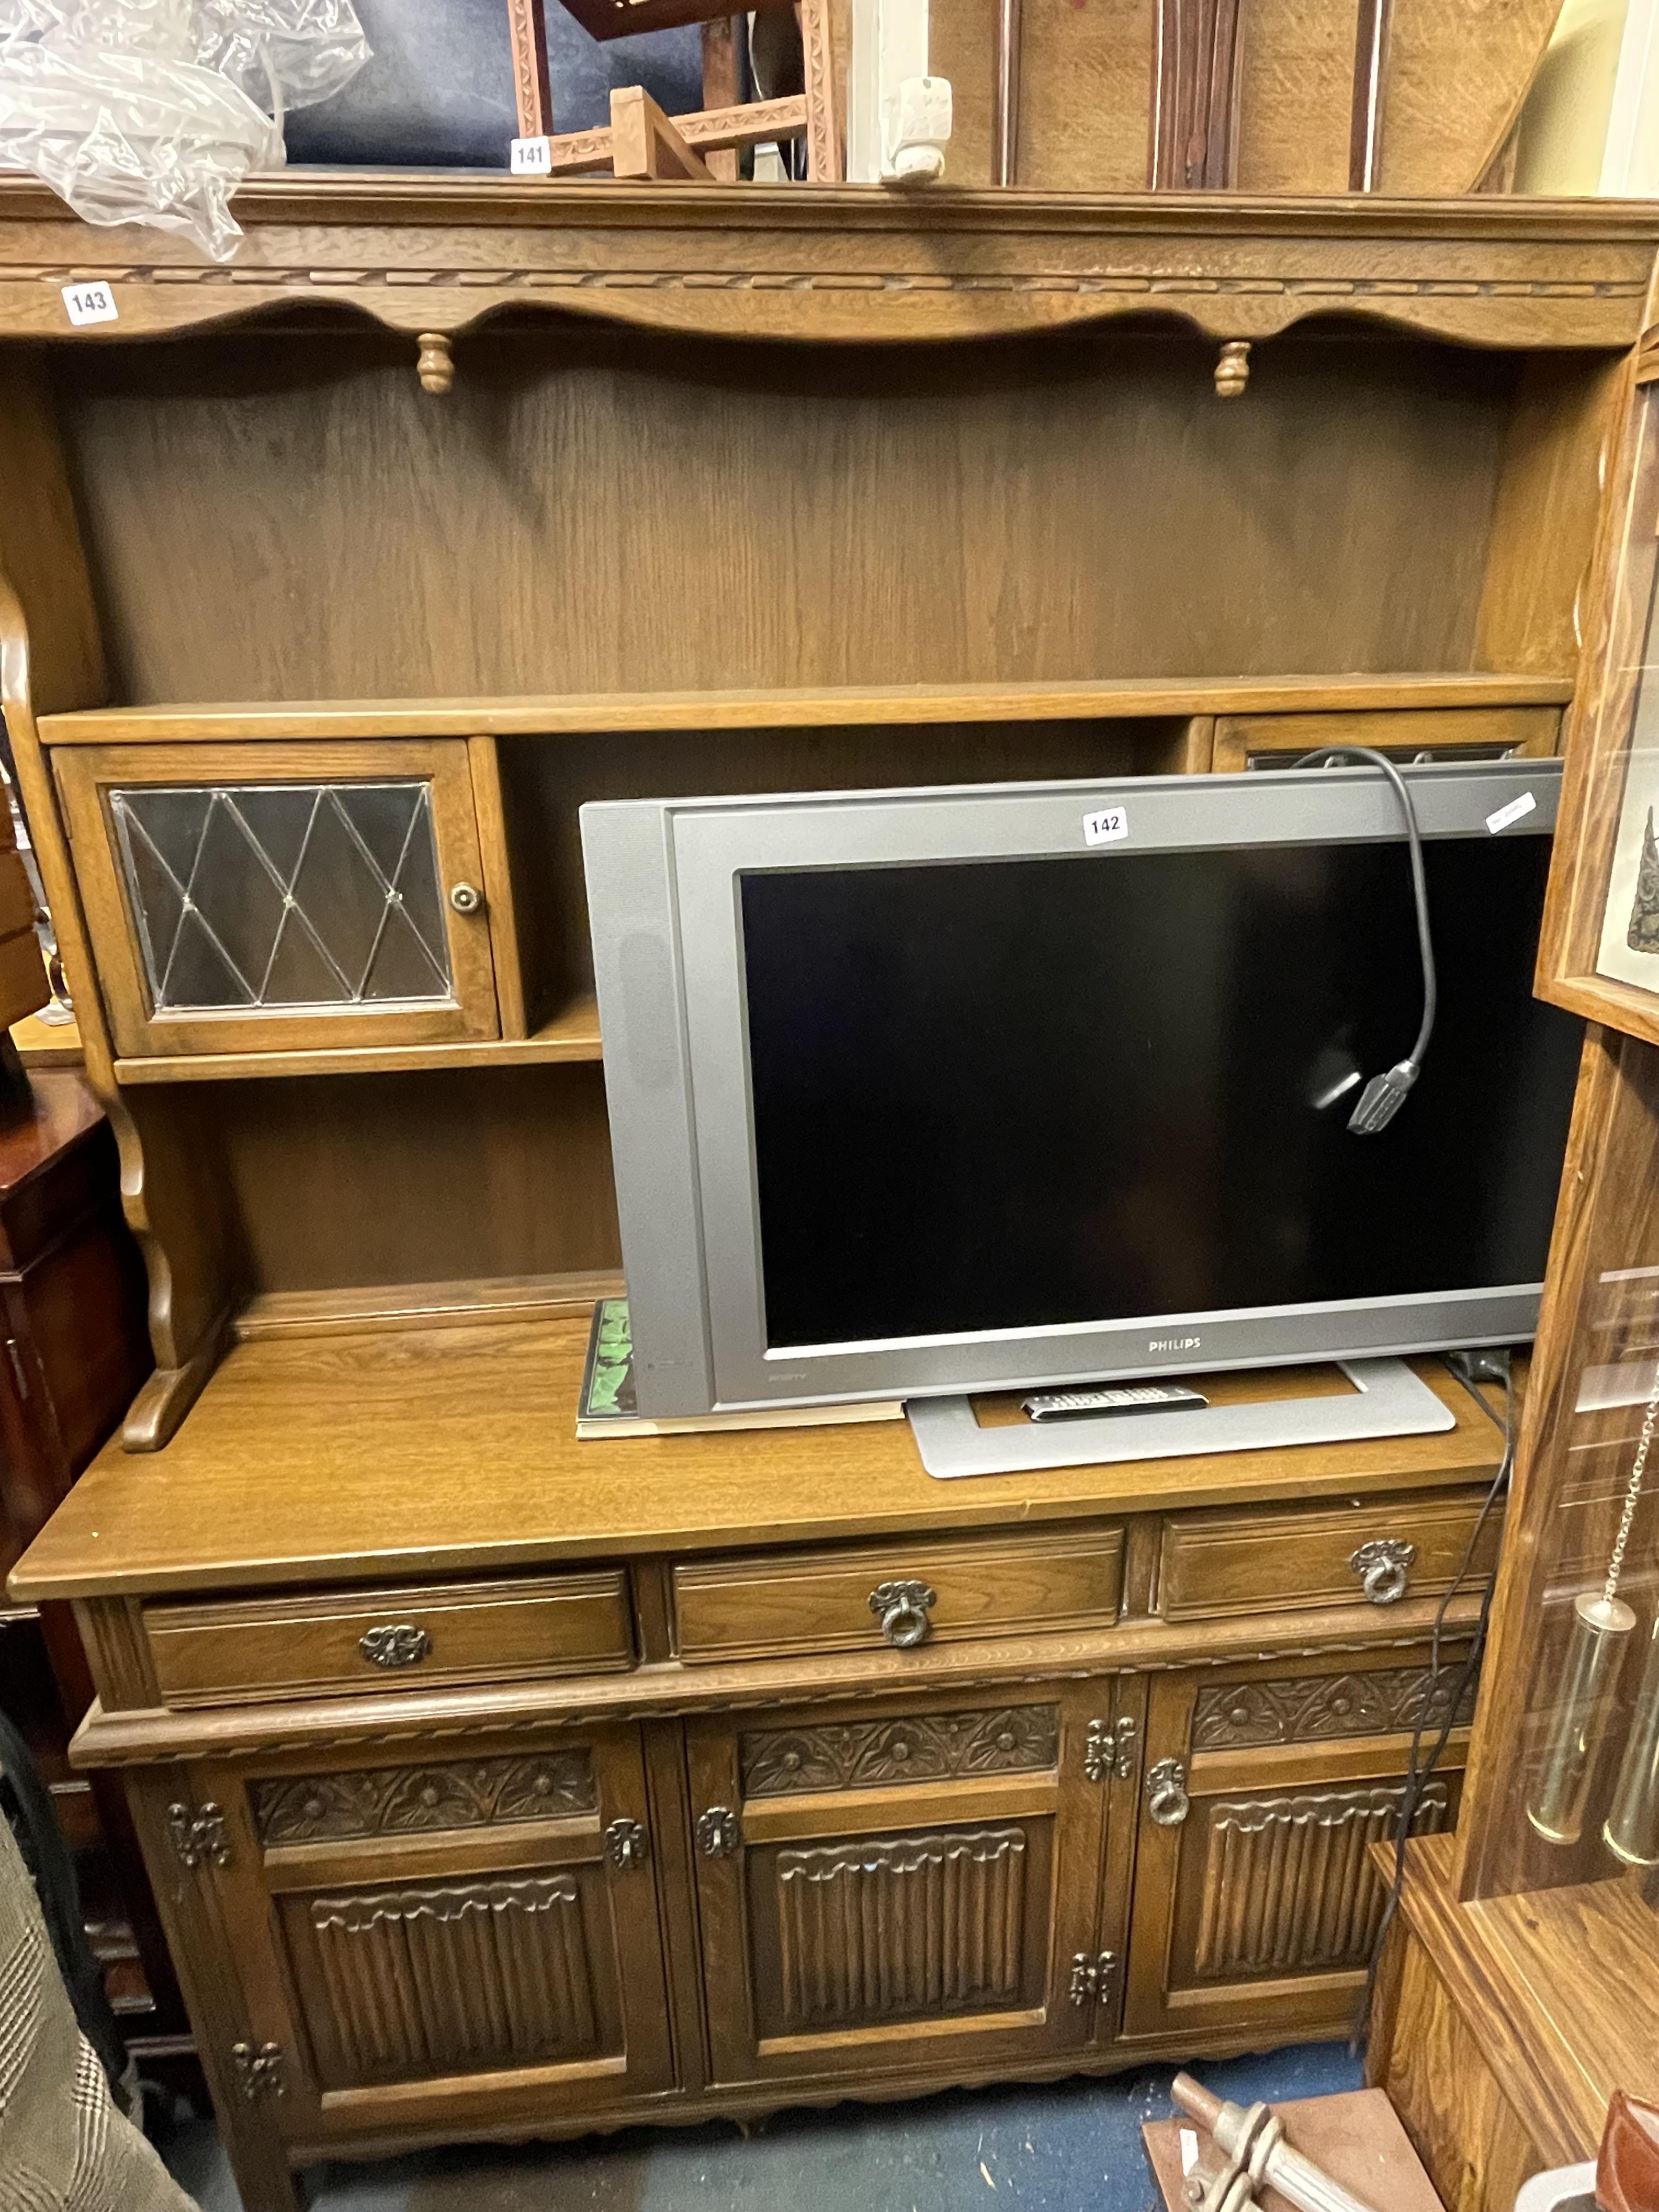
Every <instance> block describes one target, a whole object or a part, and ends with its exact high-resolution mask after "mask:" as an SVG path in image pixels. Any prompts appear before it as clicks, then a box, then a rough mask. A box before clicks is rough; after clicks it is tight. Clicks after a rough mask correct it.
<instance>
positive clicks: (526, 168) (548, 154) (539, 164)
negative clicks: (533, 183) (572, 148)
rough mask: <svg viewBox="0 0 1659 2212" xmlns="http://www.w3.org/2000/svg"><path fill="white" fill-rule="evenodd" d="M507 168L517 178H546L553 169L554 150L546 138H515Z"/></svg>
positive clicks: (508, 157)
mask: <svg viewBox="0 0 1659 2212" xmlns="http://www.w3.org/2000/svg"><path fill="white" fill-rule="evenodd" d="M507 167H508V168H509V169H511V171H512V172H513V175H514V176H515V177H544V176H546V174H547V173H548V172H549V170H550V169H551V167H553V149H552V148H551V146H550V145H549V143H547V141H546V139H545V138H515V139H514V140H513V149H512V151H511V153H510V154H509V155H507Z"/></svg>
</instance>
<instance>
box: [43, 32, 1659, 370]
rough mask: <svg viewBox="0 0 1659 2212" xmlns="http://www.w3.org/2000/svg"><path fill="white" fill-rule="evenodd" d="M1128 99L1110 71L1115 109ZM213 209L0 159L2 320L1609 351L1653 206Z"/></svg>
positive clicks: (1643, 274) (456, 204)
mask: <svg viewBox="0 0 1659 2212" xmlns="http://www.w3.org/2000/svg"><path fill="white" fill-rule="evenodd" d="M1428 4H1431V0H1425V7H1426V6H1427V5H1428ZM1536 4H1537V0H1529V5H1532V6H1535V5H1536ZM1516 12H1517V11H1515V10H1506V11H1504V13H1505V15H1512V14H1515V13H1516ZM1429 20H1430V21H1431V18H1429ZM986 45H987V51H988V46H989V41H988V40H987V41H986ZM1432 66H1433V64H1432V62H1431V63H1430V69H1431V70H1432ZM1409 89H1410V86H1409V72H1408V73H1407V85H1406V89H1405V92H1402V97H1403V96H1406V94H1407V93H1409ZM1132 110H1133V94H1132V92H1131V91H1130V90H1129V89H1128V88H1125V90H1124V92H1123V94H1122V95H1121V106H1119V105H1118V95H1117V94H1115V93H1114V94H1113V112H1115V113H1120V114H1121V115H1123V117H1124V118H1125V127H1127V117H1128V115H1129V114H1130V112H1132ZM1077 112H1078V111H1077V110H1076V109H1075V108H1073V114H1076V113H1077ZM1116 135H1117V137H1118V141H1119V143H1122V136H1123V133H1122V130H1120V131H1119V132H1118V133H1117V134H1116ZM1500 135H1501V134H1500ZM1129 143H1131V144H1133V136H1131V137H1130V141H1129ZM1121 158H1122V159H1124V160H1125V161H1127V152H1126V154H1125V155H1123V156H1121ZM1119 173H1120V174H1121V172H1119ZM1127 180H1128V181H1131V182H1133V183H1135V184H1137V185H1138V184H1139V182H1140V181H1141V179H1140V178H1139V177H1133V178H1130V179H1127ZM1459 189H1462V184H1461V182H1460V186H1459ZM236 212H237V216H238V219H239V220H240V222H241V223H242V224H243V226H244V228H245V229H246V234H247V236H246V244H245V246H243V247H242V249H241V251H240V254H239V257H238V260H237V263H236V264H235V266H234V267H232V268H218V267H213V266H210V265H204V264H202V262H201V261H200V259H199V258H198V257H197V254H196V250H195V248H194V247H193V246H191V243H190V242H189V241H188V240H185V239H181V238H173V237H156V238H150V237H146V238H145V239H144V240H143V249H142V252H139V251H136V250H135V248H134V246H132V244H131V242H129V241H127V240H114V239H111V238H109V237H107V236H106V235H105V234H101V233H96V232H88V230H86V229H85V228H83V227H82V226H81V225H79V224H78V223H77V222H76V219H75V218H74V217H73V216H70V214H69V212H68V210H67V209H65V208H64V205H63V204H62V203H61V202H59V201H58V200H56V199H54V198H53V197H52V195H51V194H50V193H48V192H47V191H46V188H45V187H44V186H42V185H37V184H36V183H35V182H34V181H33V179H10V178H8V179H4V180H3V182H0V239H3V241H4V244H3V254H0V314H3V316H4V319H5V326H6V328H7V329H8V330H9V331H11V332H12V333H14V335H15V336H16V337H55V338H69V339H71V340H72V343H75V344H76V347H77V348H79V349H82V350H92V349H96V348H100V347H105V346H107V345H108V344H109V343H111V337H112V333H113V336H114V338H115V342H116V343H119V342H120V341H121V340H122V339H123V338H125V337H127V336H128V335H136V336H140V337H144V336H152V335H158V334H160V333H162V332H166V331H180V330H186V329H190V328H191V327H192V326H200V325H205V324H211V323H214V322H220V321H225V320H228V319H235V318H240V317H246V316H247V315H249V314H250V313H260V312H262V311H264V312H273V311H274V312H275V313H276V316H277V317H278V318H279V319H280V318H281V317H282V316H283V314H284V313H292V311H293V309H294V308H295V307H301V308H302V309H303V310H304V311H305V312H306V313H315V312H316V311H317V310H318V309H319V307H320V308H324V309H331V310H332V311H334V312H335V313H338V311H339V310H340V309H341V308H342V307H343V308H344V309H345V311H346V312H347V313H348V314H349V315H353V316H356V317H361V318H362V319H365V320H368V319H374V320H378V321H379V322H380V323H382V324H384V325H386V326H387V327H389V328H391V329H393V330H396V331H399V332H401V333H404V334H405V337H404V343H405V346H406V352H407V362H408V367H409V368H410V371H411V372H412V369H413V366H414V359H415V351H416V349H415V346H414V343H413V340H414V338H415V337H416V334H417V333H419V332H421V331H440V332H453V331H460V330H464V329H465V328H466V327H467V326H468V325H471V324H472V323H474V322H476V321H477V319H479V318H480V317H481V316H483V315H485V314H487V313H489V312H490V311H491V310H492V309H493V308H495V307H498V306H499V305H501V304H502V303H504V302H505V303H507V304H511V305H512V306H513V307H527V308H529V309H531V310H532V312H541V313H545V312H547V311H549V310H551V311H552V312H553V313H556V314H557V315H558V316H560V317H561V318H568V317H570V316H572V315H574V316H578V317H581V318H584V319H588V318H598V319H602V320H606V321H612V322H626V323H633V324H646V325H655V326H657V327H659V328H662V329H671V330H678V331H705V332H708V333H722V334H726V335H730V336H745V337H798V338H813V339H818V340H824V341H829V342H831V343H846V342H849V341H850V342H855V343H856V342H860V341H868V340H871V339H893V340H899V341H910V340H916V339H927V338H939V337H970V336H974V335H982V334H989V333H994V332H1008V331H1020V330H1051V329H1054V328H1057V327H1059V326H1061V325H1065V324H1066V323H1072V322H1078V321H1090V320H1099V319H1103V318H1108V317H1112V316H1117V315H1123V314H1133V313H1144V312H1145V311H1146V308H1147V307H1156V308H1157V309H1158V311H1160V312H1162V313H1170V314H1174V315H1178V316H1181V317H1182V318H1183V319H1186V320H1187V321H1188V322H1189V323H1191V324H1192V325H1194V326H1195V327H1196V328H1198V329H1200V330H1201V331H1205V332H1206V334H1208V335H1210V336H1212V337H1216V338H1218V339H1219V338H1228V337H1246V338H1261V337H1268V336H1271V335H1272V334H1273V333H1274V332H1276V331H1282V330H1285V329H1286V328H1288V327H1289V326H1290V325H1291V324H1292V323H1294V322H1296V321H1297V320H1299V319H1302V318H1303V317H1304V316H1307V315H1310V314H1318V313H1323V312H1326V311H1328V308H1329V307H1331V306H1332V305H1333V304H1334V303H1340V307H1341V308H1342V309H1343V310H1344V311H1345V312H1349V311H1356V310H1357V311H1358V312H1359V313H1370V314H1372V315H1376V316H1379V317H1381V318H1382V319H1383V320H1385V321H1387V322H1389V323H1391V324H1394V325H1404V326H1406V327H1409V328H1415V329H1418V330H1421V331H1433V332H1436V333H1437V334H1439V335H1441V336H1443V337H1452V338H1457V339H1462V340H1467V341H1469V342H1472V343H1477V344H1488V345H1504V344H1514V345H1529V344H1530V345H1544V346H1555V345H1565V346H1572V345H1600V346H1623V345H1627V344H1629V343H1632V341H1633V340H1634V339H1635V338H1636V337H1638V335H1639V332H1640V329H1641V318H1642V307H1643V301H1644V296H1645V293H1646V289H1647V283H1648V279H1649V276H1650V272H1651V269H1652V263H1653V251H1654V245H1655V241H1656V238H1659V217H1656V216H1655V215H1654V213H1653V210H1651V209H1649V208H1645V207H1644V206H1643V205H1642V204H1640V203H1637V202H1626V203H1624V204H1620V203H1617V202H1609V201H1605V200H1603V201H1579V202H1572V201H1549V200H1527V199H1512V200H1507V201H1506V200H1504V199H1502V198H1486V199H1483V200H1482V201H1481V202H1480V204H1478V205H1471V204H1469V203H1468V202H1467V201H1462V200H1458V199H1452V198H1440V199H1433V198H1401V199H1385V198H1382V197H1336V196H1333V197H1328V198H1313V199H1308V198H1304V199H1297V198H1294V197H1284V198H1279V199H1275V198H1272V197H1252V196H1249V195H1237V196H1235V195H1232V194H1225V193H1205V194H1202V195H1193V194H1186V193H1179V194H1167V195H1165V194H1154V193H1147V192H1145V191H1135V192H1133V193H1127V194H1124V195H1122V196H1121V197H1111V196H1109V195H1104V194H1097V193H1093V192H1088V191H1076V192H1066V193H1063V194H1060V193H1054V192H1048V193H1043V192H1036V191H1029V192H1028V191H1020V192H1018V193H1012V192H1009V191H963V192H960V193H957V192H951V193H949V194H927V195H922V196H912V195H904V194H894V193H890V192H880V191H869V190H867V189H866V190H860V189H859V188H857V187H841V188H836V187H831V186H823V187H818V188H815V189H814V190H813V191H810V192H804V191H800V190H799V189H798V188H791V187H789V186H775V187H774V186H764V185H759V186H757V185H749V186H746V187H745V188H744V191H741V192H734V191H732V190H731V189H730V188H729V187H726V186H723V185H718V184H708V185H684V186H677V187H676V189H675V190H674V191H671V192H664V191H659V190H657V189H655V188H653V186H652V185H648V184H647V185H625V184H619V183H613V182H610V181H599V182H591V183H589V182H581V181H576V182H570V183H560V182H554V183H548V182H541V181H536V180H524V179H509V178H490V179H464V178H460V177H457V176H453V175H450V176H442V177H439V176H421V175H418V174H410V173H401V174H399V175H398V178H397V179H396V181H395V183H392V182H388V181H387V180H386V179H383V178H381V179H377V178H375V177H374V176H372V175H349V176H348V175H329V174H326V173H324V174H319V175H318V176H315V177H313V178H309V179H304V178H301V177H299V176H297V175H294V174H289V175H288V176H286V177H280V178H270V179H259V180H258V181H256V182H253V183H251V184H249V185H246V186H245V187H244V189H243V190H242V191H240V193H238V195H237V196H236ZM71 277H77V278H78V277H103V278H105V279H106V280H108V281H110V282H112V283H113V284H114V285H115V286H116V287H117V302H118V308H119V314H120V320H119V323H118V325H94V326H93V327H91V328H89V329H87V330H85V331H79V332H71V330H70V325H69V324H68V320H67V317H66V313H65V311H64V302H63V299H62V288H63V286H64V284H65V283H68V282H69V281H70V279H71ZM465 375H466V367H465V360H464V358H462V360H461V366H460V381H461V383H462V384H464V382H465ZM411 381H412V375H411ZM458 388H459V386H458Z"/></svg>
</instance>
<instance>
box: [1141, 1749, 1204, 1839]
mask: <svg viewBox="0 0 1659 2212" xmlns="http://www.w3.org/2000/svg"><path fill="white" fill-rule="evenodd" d="M1192 1809H1193V1801H1192V1799H1191V1798H1190V1797H1189V1796H1188V1795H1187V1770H1186V1768H1185V1767H1184V1766H1183V1765H1182V1763H1181V1761H1180V1760H1179V1759H1159V1761H1158V1765H1156V1766H1155V1767H1153V1768H1152V1771H1151V1772H1150V1773H1149V1774H1148V1775H1147V1777H1146V1810H1147V1812H1148V1813H1149V1814H1151V1815H1152V1819H1153V1820H1155V1821H1156V1822H1157V1824H1158V1826H1159V1827H1160V1828H1178V1827H1179V1826H1181V1824H1182V1821H1183V1820H1185V1819H1186V1817H1187V1815H1188V1813H1190V1812H1191V1811H1192Z"/></svg>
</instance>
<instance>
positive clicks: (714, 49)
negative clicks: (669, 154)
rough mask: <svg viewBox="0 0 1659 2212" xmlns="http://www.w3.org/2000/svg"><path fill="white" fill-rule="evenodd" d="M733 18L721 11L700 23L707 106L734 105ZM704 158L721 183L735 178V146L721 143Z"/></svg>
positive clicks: (735, 57) (735, 45) (733, 181)
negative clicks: (719, 13)
mask: <svg viewBox="0 0 1659 2212" xmlns="http://www.w3.org/2000/svg"><path fill="white" fill-rule="evenodd" d="M737 30H738V26H737V19H736V17H735V16H732V15H721V16H719V17H717V18H716V19H715V21H713V22H712V23H705V24H704V25H703V27H702V104H703V106H705V107H706V108H707V107H735V106H737V104H738V39H737ZM704 159H705V160H706V161H708V173H709V175H710V176H711V177H713V178H714V179H715V181H716V182H717V183H719V184H722V185H735V184H736V182H737V181H738V149H737V148H736V147H735V146H722V147H720V148H719V149H717V150H716V151H715V152H714V153H712V154H708V155H705V156H704Z"/></svg>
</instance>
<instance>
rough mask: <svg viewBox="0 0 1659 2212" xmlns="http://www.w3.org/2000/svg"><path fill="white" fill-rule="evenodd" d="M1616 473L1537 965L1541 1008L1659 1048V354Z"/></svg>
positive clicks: (1638, 378) (1592, 591) (1643, 365)
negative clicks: (1561, 1009)
mask: <svg viewBox="0 0 1659 2212" xmlns="http://www.w3.org/2000/svg"><path fill="white" fill-rule="evenodd" d="M1627 389H1628V405H1627V407H1626V410H1625V415H1624V423H1623V430H1622V435H1620V439H1619V440H1618V441H1617V445H1616V448H1615V453H1614V459H1613V465H1612V466H1611V468H1610V470H1609V480H1608V483H1607V495H1606V503H1605V506H1604V507H1603V514H1602V531H1601V543H1600V546H1599V549H1598V554H1597V558H1596V562H1595V571H1594V574H1593V577H1592V580H1591V585H1590V588H1589V592H1588V593H1587V595H1586V600H1585V605H1587V606H1588V608H1589V610H1590V611H1591V614H1592V621H1591V623H1590V624H1589V626H1588V635H1586V638H1585V647H1586V653H1585V661H1584V666H1583V672H1582V675H1581V678H1580V681H1579V685H1578V690H1577V699H1576V702H1575V704H1574V707H1573V708H1572V710H1571V714H1570V715H1569V718H1568V723H1567V742H1566V772H1565V781H1564V784H1563V788H1562V794H1561V805H1560V811H1559V817H1558V819H1557V826H1556V832H1555V851H1554V855H1553V860H1552V863H1551V867H1550V888H1549V897H1548V900H1547V904H1546V906H1545V910H1544V928H1543V935H1542V939H1541V944H1540V946H1539V954H1538V990H1539V994H1540V995H1541V997H1543V998H1547V999H1551V1000H1554V1001H1555V1003H1556V1004H1557V1005H1558V1006H1566V1007H1569V1008H1570V1009H1571V1011H1572V1012H1575V1013H1579V1014H1583V1016H1584V1017H1585V1018H1587V1019H1589V1020H1590V1021H1595V1022H1601V1023H1603V1024H1606V1025H1607V1027H1608V1028H1610V1029H1614V1030H1621V1031H1622V1032H1624V1033H1625V1034H1626V1035H1627V1036H1638V1037H1643V1038H1645V1039H1646V1040H1647V1041H1648V1042H1650V1043H1655V1044H1659V622H1656V605H1655V601H1656V585H1659V534H1656V533H1659V411H1656V410H1659V347H1656V348H1655V349H1653V350H1652V351H1651V352H1650V353H1644V354H1643V355H1641V356H1638V360H1637V362H1636V365H1635V368H1634V369H1633V371H1632V381H1631V384H1630V386H1628V387H1627Z"/></svg>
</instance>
